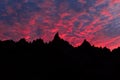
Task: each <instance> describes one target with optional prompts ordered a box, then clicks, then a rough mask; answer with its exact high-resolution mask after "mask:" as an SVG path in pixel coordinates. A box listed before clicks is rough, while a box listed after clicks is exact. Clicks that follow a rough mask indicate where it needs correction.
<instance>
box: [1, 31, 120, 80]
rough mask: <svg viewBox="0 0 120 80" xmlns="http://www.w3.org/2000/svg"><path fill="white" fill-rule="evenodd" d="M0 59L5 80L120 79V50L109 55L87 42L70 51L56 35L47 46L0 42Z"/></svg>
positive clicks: (108, 51) (11, 41) (105, 49)
mask: <svg viewBox="0 0 120 80" xmlns="http://www.w3.org/2000/svg"><path fill="white" fill-rule="evenodd" d="M0 57H1V67H2V68H1V73H2V76H3V78H4V80H8V79H12V80H21V79H22V80H23V79H25V80H28V79H29V80H40V79H42V80H50V79H52V80H61V79H67V80H68V79H74V80H85V79H87V80H88V79H94V80H101V79H119V72H120V71H119V68H120V67H119V64H120V48H117V49H114V50H113V51H110V50H109V49H108V48H106V47H104V48H98V47H94V46H91V44H90V43H89V42H88V41H87V40H84V41H83V43H82V44H81V45H80V46H78V47H73V46H72V45H70V44H69V42H67V41H65V40H63V39H61V38H60V37H59V33H56V34H55V36H54V39H53V40H52V41H51V42H49V43H44V41H43V40H42V39H37V40H34V41H32V42H27V41H26V40H25V39H24V38H23V39H21V40H19V41H18V42H14V41H13V40H6V41H0Z"/></svg>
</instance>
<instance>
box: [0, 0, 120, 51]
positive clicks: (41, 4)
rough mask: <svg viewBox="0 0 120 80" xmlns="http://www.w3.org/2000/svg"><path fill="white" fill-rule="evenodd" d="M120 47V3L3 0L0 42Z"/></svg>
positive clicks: (117, 0)
mask: <svg viewBox="0 0 120 80" xmlns="http://www.w3.org/2000/svg"><path fill="white" fill-rule="evenodd" d="M57 32H59V35H60V37H61V38H63V39H64V40H66V41H68V42H69V43H70V44H71V45H73V46H75V47H76V46H79V45H80V44H81V43H82V42H83V40H84V39H87V41H89V42H90V43H91V44H92V45H95V46H98V47H100V46H101V47H104V46H106V47H108V48H110V49H114V48H116V47H118V46H120V0H0V40H9V39H12V40H14V41H18V40H19V39H21V38H25V39H26V40H27V41H32V40H35V39H38V38H41V39H43V40H44V41H45V42H49V41H51V40H53V37H54V35H55V33H57Z"/></svg>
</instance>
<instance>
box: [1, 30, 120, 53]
mask: <svg viewBox="0 0 120 80" xmlns="http://www.w3.org/2000/svg"><path fill="white" fill-rule="evenodd" d="M56 35H58V37H59V38H60V39H62V40H64V39H63V38H61V37H60V36H59V32H57V33H56V34H55V35H54V38H55V36H56ZM54 38H53V39H52V40H51V41H49V42H45V41H44V40H43V39H41V38H38V39H35V40H32V41H27V40H26V39H25V38H21V39H20V40H18V41H14V40H12V39H10V40H3V41H2V40H0V41H1V42H6V41H13V42H15V43H17V42H19V41H21V40H23V39H24V40H25V41H26V42H27V43H33V42H34V41H36V40H42V41H43V42H44V43H45V44H49V43H50V42H52V41H53V40H54ZM64 41H66V40H64ZM85 41H86V42H88V43H89V44H90V45H91V46H94V47H97V48H107V47H106V46H104V47H102V46H100V47H98V46H95V45H94V44H93V45H92V44H91V43H90V42H89V41H87V39H84V40H83V41H82V42H81V44H80V45H78V46H73V45H72V44H70V43H69V42H68V41H67V42H68V43H69V44H70V45H71V46H72V47H73V48H78V47H80V46H81V45H82V44H83V43H84V42H85ZM119 47H120V46H118V47H117V48H119ZM117 48H114V49H110V48H107V49H109V50H110V51H113V50H115V49H117Z"/></svg>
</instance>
